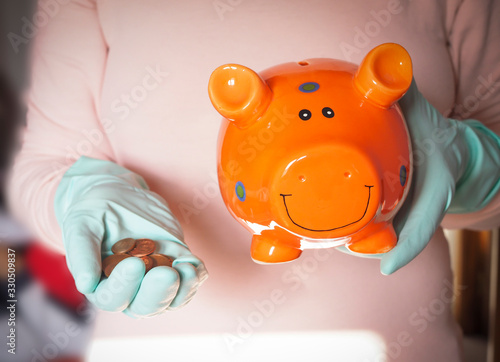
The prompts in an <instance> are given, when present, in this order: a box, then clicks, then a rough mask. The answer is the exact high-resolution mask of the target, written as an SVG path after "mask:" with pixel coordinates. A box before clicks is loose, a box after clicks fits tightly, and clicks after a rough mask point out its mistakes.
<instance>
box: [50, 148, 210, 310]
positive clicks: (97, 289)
mask: <svg viewBox="0 0 500 362" xmlns="http://www.w3.org/2000/svg"><path fill="white" fill-rule="evenodd" d="M55 212H56V217H57V220H58V222H59V225H60V226H61V229H62V233H63V241H64V247H65V249H66V258H67V262H68V267H69V270H70V271H71V273H72V275H73V277H74V278H75V283H76V286H77V288H78V290H79V291H80V292H81V293H84V294H85V295H86V297H87V298H88V299H89V300H90V301H91V302H92V303H93V304H95V305H96V306H97V307H98V308H100V309H103V310H106V311H123V312H124V313H125V314H127V315H129V316H132V317H136V318H140V317H150V316H154V315H157V314H160V313H163V312H165V311H167V310H173V309H176V308H179V307H182V306H184V305H185V304H186V303H187V302H189V300H191V298H192V297H193V296H194V294H195V293H196V290H197V289H198V287H199V286H200V285H201V284H202V283H203V281H204V280H205V279H206V278H207V275H208V274H207V272H206V269H205V266H204V264H203V262H202V261H201V260H200V259H198V258H197V257H196V256H194V255H193V254H192V253H191V252H190V250H189V249H188V247H187V245H186V244H185V243H184V241H183V234H182V230H181V228H180V225H179V223H178V221H177V219H176V218H175V217H174V216H173V214H172V213H171V211H170V209H169V208H168V206H167V204H166V202H165V200H163V199H162V198H161V197H160V196H159V195H157V194H155V193H154V192H152V191H150V190H149V188H148V186H147V185H146V183H145V181H144V180H143V179H142V177H140V176H139V175H137V174H135V173H133V172H131V171H129V170H127V169H125V168H123V167H121V166H119V165H117V164H115V163H113V162H110V161H103V160H96V159H92V158H88V157H84V156H82V157H81V158H80V159H79V160H78V161H77V162H75V164H73V165H72V166H71V167H70V168H69V170H68V171H67V172H66V173H65V175H64V177H63V178H62V180H61V182H60V184H59V187H58V189H57V192H56V198H55ZM134 249H135V250H134ZM155 254H159V255H160V256H155ZM113 256H114V257H113ZM109 257H112V259H111V261H110V259H108V258H109ZM163 257H165V258H167V257H168V258H169V259H170V260H171V262H172V264H171V267H170V266H168V262H167V261H165V259H163ZM106 260H108V261H106ZM111 264H114V265H113V267H112V268H110V265H111ZM111 269H112V270H111ZM107 271H108V272H109V273H107ZM103 272H104V274H103ZM106 274H107V275H106Z"/></svg>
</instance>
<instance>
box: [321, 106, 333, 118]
mask: <svg viewBox="0 0 500 362" xmlns="http://www.w3.org/2000/svg"><path fill="white" fill-rule="evenodd" d="M321 112H322V113H323V116H325V117H326V118H333V116H335V113H334V112H333V109H331V108H330V107H325V108H323V110H322V111H321Z"/></svg>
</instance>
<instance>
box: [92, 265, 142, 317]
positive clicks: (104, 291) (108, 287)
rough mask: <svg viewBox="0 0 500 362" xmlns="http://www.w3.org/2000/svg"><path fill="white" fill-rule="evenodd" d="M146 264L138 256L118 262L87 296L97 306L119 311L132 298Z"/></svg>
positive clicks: (139, 283)
mask: <svg viewBox="0 0 500 362" xmlns="http://www.w3.org/2000/svg"><path fill="white" fill-rule="evenodd" d="M145 271H146V266H145V265H144V262H143V261H142V260H141V259H140V258H135V257H132V258H127V259H124V260H122V261H121V262H119V263H118V265H117V266H116V267H115V269H114V270H113V272H112V273H111V275H110V276H109V278H107V279H103V280H102V281H101V282H100V283H99V285H98V286H97V288H96V290H95V292H94V293H91V294H87V298H88V299H89V300H90V301H91V302H92V303H93V304H94V305H95V306H96V307H98V308H100V309H102V310H105V311H111V312H119V311H122V310H124V309H125V308H127V307H128V305H129V304H130V303H131V302H132V300H133V299H134V297H135V295H136V293H137V291H138V290H139V287H140V285H141V281H142V279H143V277H144V273H145Z"/></svg>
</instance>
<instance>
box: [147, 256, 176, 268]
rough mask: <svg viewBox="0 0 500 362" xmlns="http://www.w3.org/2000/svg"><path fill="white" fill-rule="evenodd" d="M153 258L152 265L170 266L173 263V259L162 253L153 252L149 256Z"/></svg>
mask: <svg viewBox="0 0 500 362" xmlns="http://www.w3.org/2000/svg"><path fill="white" fill-rule="evenodd" d="M149 257H150V258H151V259H153V266H168V267H171V266H172V263H173V261H174V260H173V259H172V258H171V257H169V256H166V255H164V254H153V255H150V256H149Z"/></svg>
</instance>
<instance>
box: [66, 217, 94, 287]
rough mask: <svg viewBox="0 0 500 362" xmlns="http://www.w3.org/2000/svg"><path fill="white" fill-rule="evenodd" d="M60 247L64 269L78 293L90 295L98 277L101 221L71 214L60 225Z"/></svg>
mask: <svg viewBox="0 0 500 362" xmlns="http://www.w3.org/2000/svg"><path fill="white" fill-rule="evenodd" d="M62 229H63V238H64V247H65V249H66V260H67V263H68V269H69V270H70V272H71V274H72V275H73V278H74V279H75V284H76V288H77V289H78V291H79V292H80V293H83V294H88V293H92V292H93V291H94V290H95V288H96V287H97V284H98V283H99V280H100V278H101V241H102V237H103V235H104V225H103V222H102V220H99V219H98V218H96V217H94V216H88V215H84V214H81V215H80V214H79V213H78V212H75V213H73V215H72V217H71V218H69V219H66V220H65V221H64V223H63V228H62Z"/></svg>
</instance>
